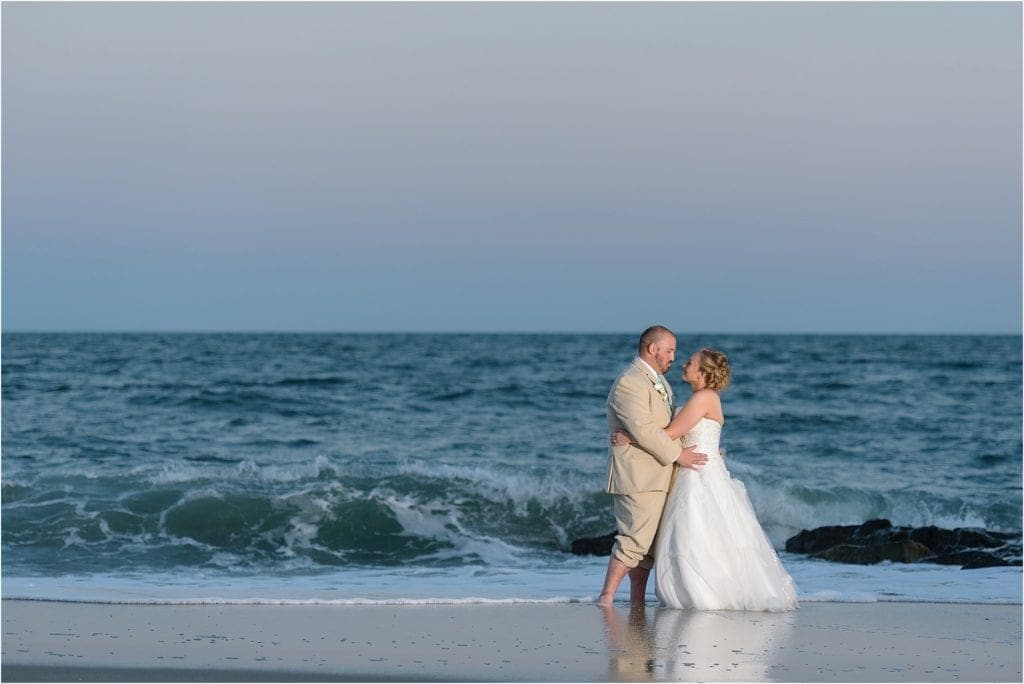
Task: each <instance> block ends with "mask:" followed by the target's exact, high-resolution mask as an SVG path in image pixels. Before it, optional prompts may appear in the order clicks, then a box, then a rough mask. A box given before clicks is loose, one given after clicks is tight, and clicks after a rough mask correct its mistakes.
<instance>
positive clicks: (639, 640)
mask: <svg viewBox="0 0 1024 684" xmlns="http://www.w3.org/2000/svg"><path fill="white" fill-rule="evenodd" d="M2 622H3V640H2V647H3V648H2V656H3V661H2V678H3V680H4V681H7V682H18V681H139V682H166V681H276V682H298V681H310V682H313V681H367V682H370V681H407V682H414V681H538V682H543V681H578V682H587V681H696V680H700V681H729V680H732V681H815V682H831V681H889V682H898V681H935V682H938V681H987V682H1003V681H1007V682H1010V681H1017V682H1019V681H1021V674H1022V673H1021V660H1022V654H1021V606H1019V605H1017V606H1006V605H1002V606H986V605H963V604H934V603H865V604H857V603H805V604H804V605H803V606H802V607H801V609H800V610H799V611H796V612H792V613H778V614H771V613H736V612H719V613H698V612H691V611H679V610H669V609H662V608H657V607H654V606H648V607H646V608H645V609H643V610H639V611H637V610H631V609H630V608H629V607H628V606H626V605H621V606H616V608H614V609H612V610H610V611H605V610H602V609H600V608H597V607H596V606H593V605H587V604H506V605H502V604H477V605H465V604H462V605H450V604H449V605H444V604H442V605H395V606H390V605H372V606H357V605H345V606H336V605H277V606H275V605H125V604H99V603H66V602H50V601H20V600H5V601H3V619H2Z"/></svg>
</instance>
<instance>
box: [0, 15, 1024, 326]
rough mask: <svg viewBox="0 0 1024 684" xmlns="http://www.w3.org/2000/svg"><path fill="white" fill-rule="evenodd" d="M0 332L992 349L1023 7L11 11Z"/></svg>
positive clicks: (1006, 299) (1009, 265)
mask: <svg viewBox="0 0 1024 684" xmlns="http://www.w3.org/2000/svg"><path fill="white" fill-rule="evenodd" d="M2 12H3V29H2V30H3V74H2V76H3V93H2V94H3V112H2V114H3V216H2V219H3V232H2V239H3V244H2V246H3V262H2V266H3V274H2V285H3V298H2V303H3V312H2V314H3V328H4V330H309V331H313V330H332V331H335V330H336V331H629V332H632V331H637V330H640V329H642V328H643V327H645V326H646V325H648V324H649V323H652V322H662V323H665V324H667V325H669V326H671V327H673V328H677V329H680V330H685V331H694V332H697V331H703V332H955V333H971V332H1020V329H1021V78H1022V77H1021V5H1020V3H987V4H986V3H907V4H903V3H900V4H885V3H882V4H875V3H870V4H869V3H838V4H832V3H802V2H801V3H778V4H776V3H756V4H725V3H713V4H695V3H652V4H642V5H637V4H584V3H567V4H553V3H552V4H547V3H513V4H491V3H482V4H471V3H452V4H432V3H416V4H397V3H396V4H372V5H366V4H353V3H312V4H288V3H282V4H269V3H259V4H248V3H226V4H207V3H180V4H178V3H139V4H135V3H111V4H91V3H12V2H5V3H4V4H3V7H2Z"/></svg>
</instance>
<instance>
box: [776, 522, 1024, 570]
mask: <svg viewBox="0 0 1024 684" xmlns="http://www.w3.org/2000/svg"><path fill="white" fill-rule="evenodd" d="M786 551H789V552H790V553H805V554H808V555H810V556H814V557H816V558H824V559H825V560H831V561H837V562H840V563H856V564H858V565H870V564H873V563H878V562H880V561H884V560H888V561H893V562H896V563H939V564H941V565H959V566H960V567H961V568H962V569H964V570H970V569H972V568H989V567H994V566H999V565H1020V564H1021V535H1020V532H1015V533H1007V532H994V531H992V530H985V529H981V528H976V527H957V528H956V529H952V530H947V529H943V528H941V527H935V526H928V527H893V525H892V523H891V522H889V521H888V520H869V521H867V522H866V523H864V524H862V525H829V526H827V527H817V528H815V529H813V530H802V531H801V532H800V534H797V535H795V536H793V537H790V538H789V539H787V540H786Z"/></svg>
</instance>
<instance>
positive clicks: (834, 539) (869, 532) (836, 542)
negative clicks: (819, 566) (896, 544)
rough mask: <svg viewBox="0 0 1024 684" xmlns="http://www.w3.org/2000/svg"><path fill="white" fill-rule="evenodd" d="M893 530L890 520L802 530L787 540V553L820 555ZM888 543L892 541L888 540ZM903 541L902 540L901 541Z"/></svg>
mask: <svg viewBox="0 0 1024 684" xmlns="http://www.w3.org/2000/svg"><path fill="white" fill-rule="evenodd" d="M891 529H893V527H892V523H891V522H889V521H888V520H868V521H867V522H866V523H864V524H863V525H829V526H826V527H816V528H814V529H813V530H801V531H800V534H798V535H796V536H793V537H790V538H789V539H787V540H786V551H789V552H790V553H818V552H821V551H825V550H827V549H830V548H832V547H833V546H840V545H844V544H855V545H858V544H860V543H861V542H862V541H863V540H864V539H867V538H871V537H876V536H878V535H879V533H884V532H885V531H887V530H891ZM886 541H892V540H889V539H886ZM901 541H902V540H901Z"/></svg>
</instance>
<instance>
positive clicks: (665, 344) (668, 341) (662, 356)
mask: <svg viewBox="0 0 1024 684" xmlns="http://www.w3.org/2000/svg"><path fill="white" fill-rule="evenodd" d="M675 360H676V338H675V337H673V336H671V335H666V336H665V337H662V338H661V339H660V340H658V341H657V342H656V343H655V345H654V364H653V365H654V367H655V369H656V370H657V371H658V372H659V373H661V374H662V375H664V374H665V373H668V369H669V368H671V367H672V362H673V361H675Z"/></svg>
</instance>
